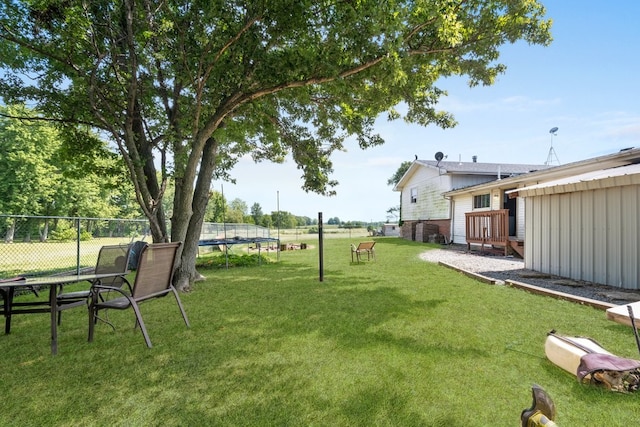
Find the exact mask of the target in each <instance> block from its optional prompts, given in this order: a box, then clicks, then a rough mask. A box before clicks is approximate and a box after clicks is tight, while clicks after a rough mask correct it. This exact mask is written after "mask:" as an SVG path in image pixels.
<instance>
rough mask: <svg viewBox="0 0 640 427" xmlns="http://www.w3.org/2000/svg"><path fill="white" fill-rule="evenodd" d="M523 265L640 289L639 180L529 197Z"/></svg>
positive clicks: (558, 273) (546, 271) (576, 277)
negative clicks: (605, 186)
mask: <svg viewBox="0 0 640 427" xmlns="http://www.w3.org/2000/svg"><path fill="white" fill-rule="evenodd" d="M525 211H526V213H525V215H526V218H527V222H526V239H525V266H526V267H527V268H532V269H534V270H538V271H541V272H545V273H550V274H557V275H560V276H563V277H570V278H573V279H576V280H585V281H589V282H595V283H601V284H606V285H610V286H615V287H620V288H626V289H640V285H639V284H638V282H639V279H640V272H639V269H640V268H639V267H638V261H639V260H640V257H639V255H640V251H639V248H640V244H639V243H638V233H639V232H640V186H639V185H627V186H623V187H611V188H606V189H595V190H586V191H577V192H573V193H563V194H554V195H542V196H533V197H527V200H526V205H525Z"/></svg>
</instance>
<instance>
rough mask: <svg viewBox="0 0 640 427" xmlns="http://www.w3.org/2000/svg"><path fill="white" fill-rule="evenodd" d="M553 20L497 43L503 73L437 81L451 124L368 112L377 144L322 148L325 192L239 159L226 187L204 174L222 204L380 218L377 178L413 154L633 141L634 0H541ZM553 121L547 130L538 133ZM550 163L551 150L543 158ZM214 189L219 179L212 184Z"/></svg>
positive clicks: (520, 155) (638, 45)
mask: <svg viewBox="0 0 640 427" xmlns="http://www.w3.org/2000/svg"><path fill="white" fill-rule="evenodd" d="M542 3H543V4H544V5H545V7H546V8H547V15H548V16H549V17H550V18H552V19H553V21H554V23H553V28H552V34H553V37H554V41H553V43H552V44H551V45H550V46H548V47H540V46H529V45H527V44H526V43H518V44H515V45H507V46H504V47H503V49H502V56H501V58H500V61H501V62H502V63H504V64H505V65H507V71H506V73H505V74H503V75H501V76H500V77H499V78H498V80H497V82H496V83H495V84H494V85H493V86H491V87H476V88H473V89H470V88H469V87H468V86H467V84H466V81H465V80H464V79H460V78H455V79H447V80H443V81H442V82H441V83H440V84H439V86H440V87H441V88H442V89H445V90H447V91H448V96H447V97H446V98H443V99H442V100H441V102H440V108H441V109H443V110H445V111H449V112H452V113H453V114H454V115H455V117H456V120H457V121H458V126H457V127H455V128H453V129H447V130H442V129H439V128H437V127H434V126H432V127H427V128H423V127H420V126H415V125H408V124H406V123H405V122H403V121H401V120H399V121H395V122H388V121H386V119H380V120H378V122H377V125H376V127H377V130H378V132H380V133H381V135H382V136H383V137H384V138H385V140H386V144H385V145H384V146H381V147H375V148H372V149H368V150H365V151H363V150H360V149H359V148H358V147H357V145H356V144H355V143H353V141H351V142H349V143H348V144H347V145H346V149H347V152H346V153H336V155H334V156H333V162H334V174H333V178H335V179H337V180H338V181H339V182H340V185H339V186H338V187H337V188H336V190H337V193H338V194H337V196H334V197H323V196H319V195H315V194H308V193H305V192H304V191H302V190H301V188H300V187H301V179H300V175H301V171H299V170H297V169H296V167H295V164H294V163H293V162H292V161H289V162H287V163H284V164H271V163H260V164H257V165H256V164H255V163H253V161H251V159H250V158H246V159H243V160H242V161H241V162H240V163H239V164H238V165H236V167H235V168H234V169H233V170H232V171H231V175H232V176H233V177H234V178H236V180H237V183H236V184H235V185H233V184H230V183H222V182H215V183H214V189H215V190H217V191H220V190H221V189H223V190H224V194H225V197H226V198H227V200H233V199H236V198H238V199H241V200H243V201H244V202H245V203H247V205H248V206H249V208H250V207H251V205H252V204H253V203H259V204H260V205H261V207H262V210H263V212H265V213H269V212H271V211H275V210H277V209H278V207H279V209H280V210H283V211H288V212H290V213H292V214H294V215H301V216H308V217H311V218H317V216H318V213H319V212H322V214H323V218H324V219H325V221H326V220H327V219H328V218H333V217H338V218H340V220H342V221H355V220H359V221H385V220H386V218H387V214H386V211H387V210H388V209H389V208H391V207H394V206H397V205H398V204H399V196H400V195H399V193H397V192H394V191H392V187H391V186H388V185H387V180H388V179H389V178H390V177H391V176H392V175H393V174H394V172H395V171H396V170H397V169H398V167H399V166H400V164H401V163H402V162H403V161H407V160H409V161H411V160H413V159H414V155H417V156H418V158H420V159H424V160H430V159H433V156H434V154H435V153H436V152H437V151H442V152H443V153H444V154H446V155H447V156H448V160H458V159H462V161H471V157H472V156H474V155H476V156H478V161H479V162H495V163H528V164H544V163H545V162H546V161H547V157H548V154H549V149H550V146H551V144H552V143H553V148H554V151H555V154H556V157H557V159H558V161H559V162H560V163H561V164H566V163H570V162H574V161H579V160H584V159H587V158H592V157H596V156H599V155H602V154H609V153H613V152H616V151H618V150H620V149H622V148H627V147H640V84H639V83H640V81H639V80H640V78H639V77H638V76H640V25H638V17H639V16H640V2H638V1H637V0H613V1H611V2H606V4H605V2H601V1H595V0H583V1H580V0H547V1H545V0H543V1H542ZM553 127H558V132H557V134H556V136H552V135H551V134H550V133H549V130H550V129H551V128H553ZM553 160H554V163H555V158H554V159H553ZM222 186H224V187H222Z"/></svg>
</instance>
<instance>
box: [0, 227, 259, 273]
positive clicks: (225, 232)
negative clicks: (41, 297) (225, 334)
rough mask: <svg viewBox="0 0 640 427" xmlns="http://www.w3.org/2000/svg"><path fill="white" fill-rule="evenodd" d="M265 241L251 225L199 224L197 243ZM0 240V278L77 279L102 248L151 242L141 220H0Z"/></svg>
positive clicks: (87, 268)
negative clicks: (69, 276)
mask: <svg viewBox="0 0 640 427" xmlns="http://www.w3.org/2000/svg"><path fill="white" fill-rule="evenodd" d="M268 237H270V236H269V229H268V228H264V227H260V226H256V225H253V224H220V223H204V224H203V225H202V233H201V235H200V240H207V239H229V240H232V239H237V238H243V239H252V238H268ZM0 239H1V240H0V278H8V277H13V276H18V275H20V276H44V275H51V274H60V273H68V274H77V273H80V272H83V271H88V270H90V269H92V268H93V267H95V264H96V261H97V259H98V252H99V251H100V248H101V247H102V246H105V245H128V244H131V243H133V242H136V241H145V242H147V243H150V242H151V241H152V238H151V234H150V231H149V221H148V220H145V219H114V218H78V217H58V216H24V215H0ZM216 248H217V247H216ZM214 249H215V248H212V247H203V248H200V250H202V251H205V252H208V251H210V250H214Z"/></svg>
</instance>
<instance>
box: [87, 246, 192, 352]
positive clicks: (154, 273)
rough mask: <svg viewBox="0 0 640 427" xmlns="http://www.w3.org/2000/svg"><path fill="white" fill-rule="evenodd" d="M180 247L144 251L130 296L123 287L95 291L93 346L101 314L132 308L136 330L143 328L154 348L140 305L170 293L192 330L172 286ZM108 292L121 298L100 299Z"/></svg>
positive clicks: (95, 288) (91, 320) (91, 307)
mask: <svg viewBox="0 0 640 427" xmlns="http://www.w3.org/2000/svg"><path fill="white" fill-rule="evenodd" d="M180 245H181V242H173V243H154V244H150V245H147V246H146V247H145V248H143V249H142V251H141V252H140V259H139V260H138V266H137V272H136V278H135V280H134V282H133V288H132V290H131V292H130V293H128V292H126V291H125V290H123V289H121V288H119V287H111V286H105V285H102V284H101V285H96V286H93V287H92V288H91V289H92V293H91V302H90V304H89V342H91V341H93V334H94V329H95V324H96V322H97V321H98V320H102V319H100V318H99V317H98V313H99V312H100V310H105V309H114V310H126V309H128V308H131V309H133V312H134V314H135V316H136V327H138V326H140V330H141V331H142V336H143V337H144V340H145V342H146V344H147V347H149V348H150V347H151V346H152V345H151V340H150V339H149V334H148V333H147V329H146V327H145V324H144V321H143V320H142V313H141V312H140V307H139V305H140V303H142V302H145V301H149V300H152V299H155V298H159V297H163V296H166V295H167V294H169V293H173V295H174V297H175V299H176V302H177V304H178V308H179V309H180V313H181V314H182V318H183V319H184V323H185V324H186V325H187V327H190V325H189V320H188V319H187V314H186V313H185V311H184V308H183V306H182V302H181V301H180V297H179V296H178V291H177V290H176V288H175V287H174V286H173V283H172V280H173V272H174V269H175V263H176V255H177V252H178V249H179V248H180ZM108 290H111V291H115V292H117V293H119V294H120V295H121V296H120V297H117V298H114V299H109V300H105V301H101V300H100V298H99V295H100V293H101V292H104V291H108ZM107 323H108V322H107Z"/></svg>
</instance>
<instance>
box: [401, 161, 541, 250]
mask: <svg viewBox="0 0 640 427" xmlns="http://www.w3.org/2000/svg"><path fill="white" fill-rule="evenodd" d="M544 168H548V166H544V165H522V164H499V163H480V162H478V161H477V158H476V157H475V156H474V157H473V161H472V162H462V161H458V162H450V161H438V160H436V161H433V160H415V161H414V162H413V163H412V164H411V166H410V167H409V169H408V170H407V172H406V173H405V174H404V175H403V176H402V178H401V179H400V181H399V182H398V183H397V184H396V186H395V187H394V189H393V190H394V191H400V193H401V196H400V224H401V225H402V226H401V231H400V234H401V237H403V238H404V239H408V240H417V241H421V242H426V241H430V240H431V241H432V240H433V236H439V237H436V238H437V239H439V241H440V242H441V243H449V242H450V241H451V239H452V238H453V237H455V236H457V237H458V239H457V240H458V241H464V233H462V235H460V232H459V231H458V232H456V233H453V231H454V228H455V227H456V226H458V224H456V223H455V222H453V223H452V218H454V216H453V212H454V206H453V203H452V199H451V198H450V197H448V196H445V194H446V193H447V192H450V191H452V190H456V189H461V188H469V187H473V186H475V185H478V184H483V183H488V182H495V181H498V180H502V179H505V178H508V177H513V176H520V175H523V174H526V173H529V172H531V171H535V170H539V169H544ZM493 203H494V200H493V199H492V198H490V197H489V195H488V194H485V193H482V194H480V193H478V194H477V195H473V196H472V199H471V201H470V203H469V204H468V205H467V206H464V207H462V206H460V207H458V208H459V209H463V210H471V209H474V208H475V209H492V208H498V207H497V206H496V205H494V204H493ZM461 226H462V227H464V223H463V224H462V225H461Z"/></svg>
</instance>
